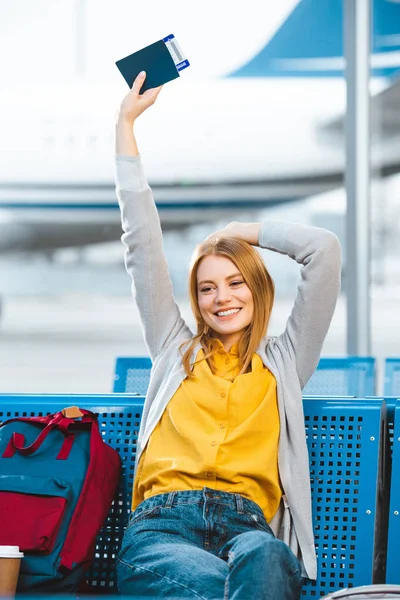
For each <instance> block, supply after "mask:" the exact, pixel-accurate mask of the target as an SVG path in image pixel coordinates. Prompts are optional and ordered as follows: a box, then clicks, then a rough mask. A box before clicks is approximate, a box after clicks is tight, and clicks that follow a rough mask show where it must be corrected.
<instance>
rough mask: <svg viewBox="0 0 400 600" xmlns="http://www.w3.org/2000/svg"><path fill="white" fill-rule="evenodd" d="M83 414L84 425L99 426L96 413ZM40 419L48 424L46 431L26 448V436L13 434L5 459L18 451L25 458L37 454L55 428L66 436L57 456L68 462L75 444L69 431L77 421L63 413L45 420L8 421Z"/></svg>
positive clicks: (29, 420)
mask: <svg viewBox="0 0 400 600" xmlns="http://www.w3.org/2000/svg"><path fill="white" fill-rule="evenodd" d="M82 413H83V417H82V420H81V421H80V422H83V423H89V422H90V423H92V424H93V423H95V424H96V425H97V418H96V415H95V414H94V413H92V412H90V411H89V410H84V409H82ZM39 419H41V421H40V422H42V423H44V422H46V423H47V424H46V427H45V428H44V429H42V431H41V432H40V433H39V435H38V437H37V438H36V440H35V441H34V442H33V443H32V444H31V445H30V446H26V447H25V446H24V443H25V436H24V435H23V434H22V433H13V435H12V437H11V439H10V441H9V443H8V445H7V448H6V449H5V451H4V454H3V458H12V457H13V456H14V454H15V452H16V451H18V452H19V453H20V454H22V455H24V456H30V455H31V454H34V453H35V452H36V450H37V449H38V448H40V446H41V445H42V443H43V442H44V440H45V439H46V437H47V436H48V434H49V433H50V431H51V430H52V429H55V428H58V429H60V431H61V432H62V433H63V434H64V436H65V437H64V442H63V445H62V447H61V450H60V452H59V453H58V455H57V460H66V459H67V458H68V456H69V453H70V452H71V448H72V445H73V443H74V439H75V436H74V434H73V432H72V431H69V427H70V426H71V425H72V424H76V423H77V422H76V421H75V419H72V418H68V417H64V415H63V413H62V412H58V413H55V414H54V415H48V417H45V418H43V417H38V418H36V419H35V418H34V419H30V418H24V417H21V418H20V419H18V418H16V419H10V420H9V421H7V423H10V422H12V421H24V422H31V421H32V420H35V421H36V422H38V421H39ZM3 425H5V423H3Z"/></svg>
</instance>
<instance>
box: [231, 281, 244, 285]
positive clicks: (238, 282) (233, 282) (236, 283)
mask: <svg viewBox="0 0 400 600" xmlns="http://www.w3.org/2000/svg"><path fill="white" fill-rule="evenodd" d="M241 283H243V281H232V283H231V285H240V284H241Z"/></svg>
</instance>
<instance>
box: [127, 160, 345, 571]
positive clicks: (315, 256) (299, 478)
mask: <svg viewBox="0 0 400 600" xmlns="http://www.w3.org/2000/svg"><path fill="white" fill-rule="evenodd" d="M116 191H117V197H118V201H119V204H120V208H121V215H122V227H123V230H124V232H125V233H124V234H123V235H122V242H123V244H124V245H125V265H126V269H127V271H128V273H129V275H130V276H131V278H132V282H133V285H132V292H133V295H134V298H135V300H136V303H137V307H138V309H139V312H140V318H141V323H142V329H143V334H144V338H145V342H146V345H147V348H148V351H149V355H150V357H151V359H152V361H153V367H152V371H151V376H150V383H149V388H148V392H147V397H146V401H145V405H144V409H143V416H142V420H141V426H140V431H139V436H138V443H137V456H136V464H138V461H139V458H140V455H141V453H142V451H143V449H144V448H145V446H146V443H147V441H148V439H149V437H150V435H151V433H152V431H153V430H154V428H155V426H156V425H157V423H158V421H159V419H160V418H161V415H162V413H163V411H164V409H165V407H166V406H167V404H168V402H169V401H170V400H171V398H172V397H173V395H174V394H175V392H176V390H177V389H178V387H179V385H180V384H181V383H182V381H183V380H184V378H185V377H186V374H185V372H184V369H183V366H182V361H181V357H180V354H179V346H180V345H181V344H182V342H184V341H185V340H188V339H190V338H192V337H193V332H192V331H190V329H189V327H188V325H187V324H186V322H185V321H184V320H183V318H182V316H181V314H180V311H179V308H178V306H177V304H176V302H175V300H174V297H173V293H172V284H171V280H170V277H169V273H168V266H167V262H166V259H165V256H164V252H163V246H162V232H161V227H160V221H159V217H158V214H157V209H156V206H155V203H154V200H153V195H152V192H151V189H150V187H149V185H148V183H147V180H146V176H145V174H144V172H143V168H142V164H141V159H140V156H138V157H136V158H133V157H129V156H117V157H116ZM259 245H260V247H262V248H267V249H269V250H272V251H274V252H279V253H281V254H286V255H288V256H290V257H291V258H292V259H294V260H295V261H296V262H297V263H299V264H300V265H301V267H302V268H301V281H300V283H299V286H298V291H297V296H296V300H295V303H294V306H293V309H292V312H291V315H290V317H289V319H288V321H287V324H286V329H285V331H284V332H283V333H282V334H281V335H279V336H277V337H269V336H266V337H265V338H264V339H263V340H262V341H261V343H260V346H259V348H258V350H257V353H258V354H259V356H260V357H261V358H262V361H263V363H264V365H265V366H266V367H268V369H270V371H271V372H272V373H273V375H274V376H275V378H276V383H277V396H278V406H279V415H280V438H279V449H278V465H279V475H280V480H281V485H282V489H283V494H284V495H283V498H282V502H281V505H280V508H279V509H278V512H277V513H276V515H275V516H274V517H273V519H272V521H271V523H270V526H271V527H272V529H273V531H274V533H275V535H276V536H277V537H278V538H280V539H282V540H283V541H284V542H286V543H287V544H288V545H289V546H290V548H291V549H292V550H293V552H294V553H295V555H296V556H297V557H298V558H299V560H300V561H301V563H302V567H303V576H304V577H309V578H310V579H315V578H316V575H317V567H316V555H315V546H314V536H313V527H312V518H311V491H310V472H309V458H308V451H307V445H306V438H305V433H304V415H303V403H302V394H301V391H302V389H303V387H304V386H305V384H306V383H307V381H308V379H309V378H310V377H311V375H312V373H313V372H314V370H315V368H316V366H317V364H318V360H319V355H320V352H321V348H322V344H323V341H324V339H325V336H326V334H327V331H328V328H329V325H330V322H331V319H332V316H333V313H334V309H335V305H336V300H337V297H338V294H339V290H340V271H341V251H340V245H339V242H338V239H337V238H336V236H335V235H334V234H333V233H331V232H329V231H326V230H325V229H321V228H317V227H308V226H305V225H298V224H293V223H278V222H272V221H264V222H263V223H262V226H261V229H260V235H259ZM200 348H201V346H200V344H199V345H198V346H197V347H196V348H195V349H194V350H193V354H192V361H194V359H195V357H196V355H197V353H198V351H199V350H200Z"/></svg>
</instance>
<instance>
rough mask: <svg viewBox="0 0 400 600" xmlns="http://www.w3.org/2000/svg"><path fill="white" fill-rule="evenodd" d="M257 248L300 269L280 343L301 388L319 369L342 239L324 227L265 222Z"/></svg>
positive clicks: (337, 278) (336, 286)
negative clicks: (295, 264)
mask: <svg viewBox="0 0 400 600" xmlns="http://www.w3.org/2000/svg"><path fill="white" fill-rule="evenodd" d="M259 245H260V246H261V247H262V248H267V249H269V250H273V251H274V252H279V253H280V254H286V255H287V256H290V258H292V259H293V260H295V261H296V262H297V263H299V264H300V265H301V279H300V282H299V285H298V288H297V295H296V299H295V302H294V305H293V308H292V311H291V314H290V317H289V319H288V321H287V323H286V328H285V330H284V332H283V333H282V334H281V335H280V336H278V338H277V341H278V342H280V343H281V344H282V345H283V346H284V348H285V349H286V351H287V352H288V354H289V356H290V357H291V359H292V360H293V361H294V363H295V365H296V370H297V374H298V377H299V380H300V385H301V387H302V388H303V387H304V386H305V385H306V383H307V381H308V380H309V378H310V377H311V375H312V374H313V372H314V371H315V369H316V367H317V365H318V361H319V357H320V353H321V350H322V345H323V342H324V339H325V337H326V334H327V332H328V329H329V325H330V323H331V320H332V317H333V314H334V311H335V306H336V301H337V298H338V295H339V292H340V277H341V248H340V244H339V240H338V238H337V237H336V235H335V234H333V233H332V232H330V231H327V230H326V229H322V228H320V227H311V226H306V225H299V224H295V223H279V222H272V221H264V222H263V223H262V225H261V228H260V233H259Z"/></svg>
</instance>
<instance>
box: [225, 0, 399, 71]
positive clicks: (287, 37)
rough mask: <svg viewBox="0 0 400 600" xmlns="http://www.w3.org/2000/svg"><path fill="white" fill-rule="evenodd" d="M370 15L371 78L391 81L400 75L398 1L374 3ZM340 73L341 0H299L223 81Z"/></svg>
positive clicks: (341, 46) (341, 69)
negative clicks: (386, 78) (255, 48)
mask: <svg viewBox="0 0 400 600" xmlns="http://www.w3.org/2000/svg"><path fill="white" fill-rule="evenodd" d="M366 1H367V0H366ZM371 16H372V23H373V39H372V57H371V66H372V70H371V75H372V76H374V77H390V78H391V77H393V75H394V74H395V73H396V72H397V71H400V3H399V2H398V0H373V7H372V15H371ZM343 75H344V58H343V0H324V1H322V0H300V2H299V3H298V4H297V5H296V6H295V8H294V10H293V11H292V13H291V14H290V15H289V17H288V18H287V19H286V21H285V22H284V23H283V24H282V26H281V27H280V28H279V29H278V30H277V31H276V33H275V34H274V35H273V37H272V38H271V39H270V40H269V41H268V42H267V44H266V45H265V46H264V47H263V48H262V49H261V50H260V51H259V52H258V54H257V55H256V56H254V57H253V58H252V59H251V60H250V61H249V62H248V63H246V64H245V65H242V66H241V67H239V68H238V69H237V70H235V71H233V72H232V73H229V74H228V75H227V77H342V76H343Z"/></svg>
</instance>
